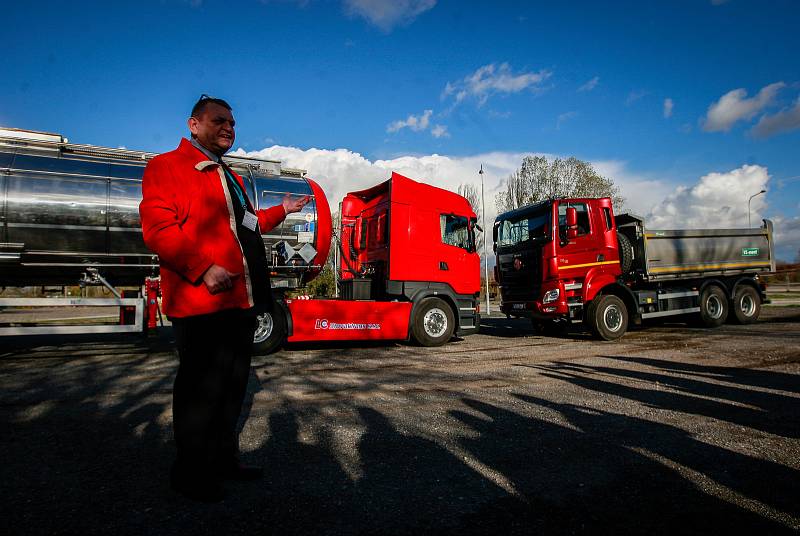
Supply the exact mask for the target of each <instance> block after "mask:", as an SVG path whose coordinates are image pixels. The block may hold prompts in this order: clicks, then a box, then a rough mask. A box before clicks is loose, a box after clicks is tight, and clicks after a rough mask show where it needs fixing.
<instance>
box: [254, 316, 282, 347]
mask: <svg viewBox="0 0 800 536" xmlns="http://www.w3.org/2000/svg"><path fill="white" fill-rule="evenodd" d="M275 309H276V310H275V311H271V312H267V313H262V314H260V315H258V316H256V331H255V333H254V334H253V353H255V354H271V353H272V352H275V351H277V350H278V349H280V347H281V346H283V343H284V341H285V340H286V316H285V315H284V313H283V311H282V310H281V308H280V306H278V305H275Z"/></svg>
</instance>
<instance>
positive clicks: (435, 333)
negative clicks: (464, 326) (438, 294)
mask: <svg viewBox="0 0 800 536" xmlns="http://www.w3.org/2000/svg"><path fill="white" fill-rule="evenodd" d="M454 329H455V317H454V315H453V310H452V309H451V308H450V306H449V305H447V302H445V301H444V300H442V299H441V298H426V299H424V300H422V302H420V304H419V306H418V307H417V310H416V312H415V313H414V318H413V319H412V321H411V337H412V338H413V339H414V340H415V341H416V342H417V343H418V344H419V345H421V346H441V345H442V344H444V343H446V342H447V341H449V340H450V337H452V336H453V330H454Z"/></svg>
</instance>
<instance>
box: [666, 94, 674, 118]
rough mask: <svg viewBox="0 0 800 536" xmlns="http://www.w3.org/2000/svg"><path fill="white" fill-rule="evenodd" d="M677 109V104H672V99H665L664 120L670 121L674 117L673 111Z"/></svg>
mask: <svg viewBox="0 0 800 536" xmlns="http://www.w3.org/2000/svg"><path fill="white" fill-rule="evenodd" d="M674 107H675V103H673V102H672V99H669V98H667V99H664V119H669V118H670V117H672V109H673V108H674Z"/></svg>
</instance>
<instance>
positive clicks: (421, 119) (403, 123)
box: [386, 110, 433, 133]
mask: <svg viewBox="0 0 800 536" xmlns="http://www.w3.org/2000/svg"><path fill="white" fill-rule="evenodd" d="M432 114H433V110H425V111H424V112H422V114H421V115H409V116H408V117H407V118H406V119H405V120H402V119H398V120H397V121H392V122H391V123H390V124H389V125H388V126H387V127H386V132H390V133H391V132H397V131H398V130H402V129H404V128H409V129H411V130H413V131H414V132H419V131H420V130H425V129H427V128H428V126H429V125H430V122H431V115H432Z"/></svg>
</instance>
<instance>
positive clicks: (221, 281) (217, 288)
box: [203, 264, 242, 294]
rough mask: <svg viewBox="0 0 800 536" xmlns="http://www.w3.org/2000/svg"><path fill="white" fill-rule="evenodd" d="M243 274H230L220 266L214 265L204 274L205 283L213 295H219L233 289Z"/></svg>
mask: <svg viewBox="0 0 800 536" xmlns="http://www.w3.org/2000/svg"><path fill="white" fill-rule="evenodd" d="M241 275H242V274H234V273H233V272H229V271H228V270H226V269H225V268H223V267H222V266H220V265H219V264H212V265H211V266H210V267H209V269H208V270H206V273H204V274H203V283H204V284H205V285H206V288H207V289H208V291H209V292H210V293H211V294H219V293H220V292H225V291H226V290H230V289H232V288H233V282H234V281H235V280H236V278H238V277H241Z"/></svg>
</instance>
